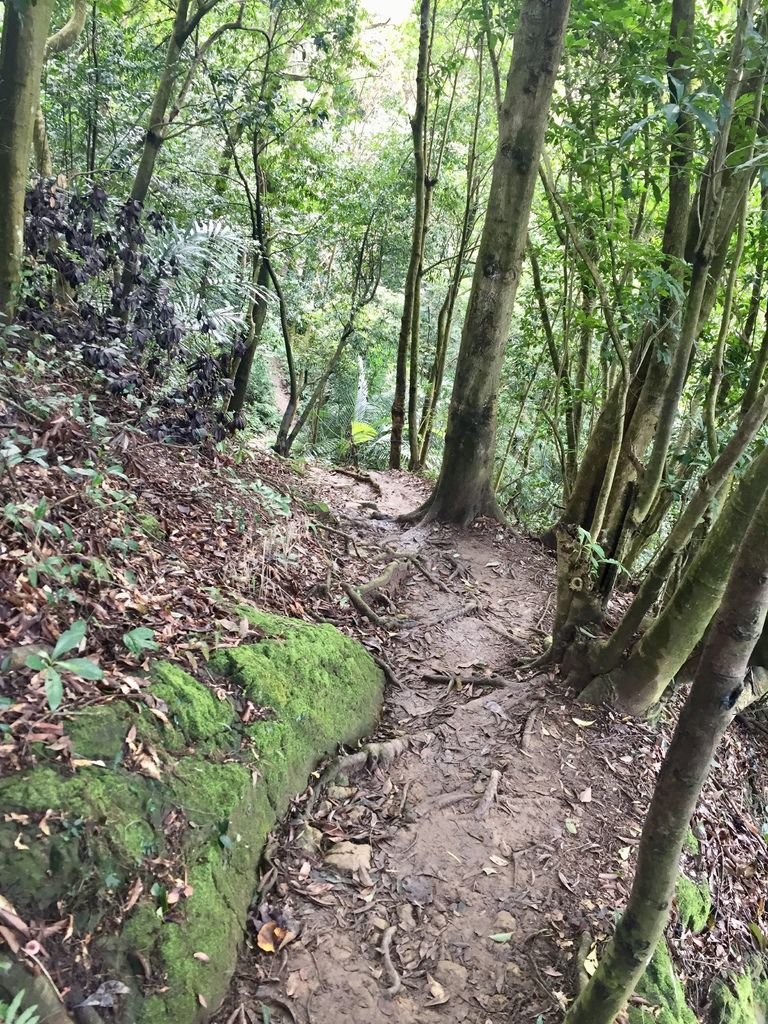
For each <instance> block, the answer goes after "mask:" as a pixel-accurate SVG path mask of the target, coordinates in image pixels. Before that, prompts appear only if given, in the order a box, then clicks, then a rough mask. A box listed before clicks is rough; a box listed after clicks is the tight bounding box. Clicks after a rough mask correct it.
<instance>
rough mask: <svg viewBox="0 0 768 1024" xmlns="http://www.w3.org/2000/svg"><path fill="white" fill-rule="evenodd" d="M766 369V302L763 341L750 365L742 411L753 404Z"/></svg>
mask: <svg viewBox="0 0 768 1024" xmlns="http://www.w3.org/2000/svg"><path fill="white" fill-rule="evenodd" d="M766 368H768V302H766V308H765V329H764V332H763V339H762V342H761V343H760V348H759V349H758V352H757V354H756V356H755V359H754V362H753V363H752V369H751V371H750V374H749V383H748V384H747V387H746V390H745V391H744V397H743V399H742V402H741V408H742V409H748V408H749V406H750V405H751V404H752V402H754V400H755V396H756V395H757V392H758V391H759V390H760V387H761V385H762V383H763V378H764V377H765V371H766Z"/></svg>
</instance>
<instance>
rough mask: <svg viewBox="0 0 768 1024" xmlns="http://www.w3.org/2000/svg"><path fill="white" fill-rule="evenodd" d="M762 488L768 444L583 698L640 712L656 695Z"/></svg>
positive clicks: (692, 637)
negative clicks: (655, 612)
mask: <svg viewBox="0 0 768 1024" xmlns="http://www.w3.org/2000/svg"><path fill="white" fill-rule="evenodd" d="M766 490H768V447H766V448H764V449H763V450H762V452H761V453H760V454H759V455H758V456H757V458H756V459H754V461H753V462H752V464H751V465H750V466H749V468H748V469H747V471H746V472H745V474H744V476H743V477H742V478H741V480H740V481H739V483H738V485H737V486H736V487H734V488H733V490H732V491H731V493H730V495H729V496H728V499H727V501H726V502H725V503H724V505H723V509H722V511H721V513H720V515H719V516H718V518H717V519H716V520H715V523H714V524H713V526H712V529H711V530H710V532H709V533H708V534H707V536H706V537H705V538H704V541H703V543H702V545H701V547H700V548H699V550H698V551H697V552H696V555H695V556H694V558H693V559H692V561H691V562H690V564H689V565H688V567H687V569H686V571H685V573H684V574H683V577H682V579H681V581H680V584H679V586H678V587H677V588H676V590H675V592H674V594H673V595H672V597H671V598H670V600H669V601H668V603H667V604H666V605H665V607H664V609H663V610H662V612H661V614H660V615H659V616H658V618H657V619H656V620H655V622H654V623H653V625H652V626H651V627H650V629H648V631H647V632H646V633H645V634H644V635H643V637H642V638H641V639H640V641H639V643H638V644H637V646H636V647H635V648H634V650H633V651H632V653H631V654H630V656H629V658H628V659H627V660H626V661H625V662H624V664H623V665H622V666H621V667H620V668H618V669H616V671H614V672H609V673H607V674H606V675H602V676H598V677H597V678H596V679H594V680H593V681H592V682H591V683H590V684H589V686H587V688H586V689H585V690H584V691H583V692H582V694H581V699H582V700H583V701H589V702H597V701H600V700H605V699H608V700H612V701H614V702H615V703H616V704H617V705H618V706H619V707H620V708H622V709H623V710H625V711H627V712H629V713H631V714H636V715H642V714H644V713H645V712H646V711H648V709H649V708H650V707H652V705H653V704H655V703H656V702H657V701H658V700H660V698H661V696H662V694H663V693H664V690H665V689H666V688H667V686H668V685H669V683H670V682H671V680H672V679H673V678H674V677H675V675H676V674H677V672H678V671H679V670H680V668H681V667H682V666H683V665H684V664H685V662H686V661H687V660H688V658H689V657H690V656H691V654H692V653H693V651H694V649H695V648H696V645H697V644H698V643H699V641H700V640H701V638H702V637H703V636H704V633H705V631H706V629H707V626H708V625H709V623H710V622H711V620H712V616H713V615H714V613H715V611H716V610H717V608H718V607H719V605H720V602H721V600H722V596H723V591H724V590H725V585H726V582H727V580H728V573H729V572H730V569H731V566H732V564H733V560H734V557H735V554H736V551H737V550H738V548H739V545H740V544H741V541H742V538H743V537H744V534H745V532H746V530H747V527H748V526H749V523H750V520H751V517H752V513H753V511H754V509H755V507H756V506H757V504H758V503H759V502H760V501H761V500H762V498H763V496H764V495H765V493H766Z"/></svg>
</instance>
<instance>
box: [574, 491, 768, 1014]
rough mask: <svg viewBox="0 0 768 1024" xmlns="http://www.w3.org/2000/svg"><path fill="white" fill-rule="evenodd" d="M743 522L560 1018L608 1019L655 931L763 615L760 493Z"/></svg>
mask: <svg viewBox="0 0 768 1024" xmlns="http://www.w3.org/2000/svg"><path fill="white" fill-rule="evenodd" d="M751 520H752V521H751V524H750V527H749V530H748V531H747V534H746V536H745V538H744V542H743V544H742V545H741V548H740V550H739V553H738V556H737V558H736V561H735V563H734V566H733V571H732V572H731V573H730V578H729V581H728V586H727V588H726V591H725V595H724V597H723V603H722V606H721V608H720V611H719V612H718V614H717V618H716V619H715V622H714V625H713V628H712V631H711V634H710V636H709V639H708V641H707V644H706V646H705V648H704V651H703V653H702V656H701V661H700V663H699V667H698V669H697V671H696V675H695V677H694V680H693V686H692V688H691V693H690V696H689V697H688V700H687V701H686V703H685V707H684V708H683V710H682V712H681V714H680V720H679V721H678V723H677V728H676V729H675V734H674V736H673V737H672V742H671V743H670V746H669V750H668V751H667V756H666V757H665V758H664V763H663V765H662V766H661V771H660V772H659V778H658V781H657V782H656V787H655V789H654V793H653V799H652V801H651V806H650V809H649V811H648V816H647V818H646V820H645V825H644V826H643V834H642V837H641V839H640V848H639V850H638V858H637V869H636V871H635V878H634V882H633V885H632V892H631V894H630V897H629V903H628V904H627V909H626V910H625V912H624V915H623V917H622V918H621V921H620V922H619V924H618V925H617V927H616V933H615V935H614V937H613V940H612V942H611V943H610V945H609V946H608V949H607V950H606V953H605V955H604V957H603V959H602V960H601V961H600V963H599V965H598V967H597V970H596V971H595V973H594V975H593V976H592V978H591V979H590V981H589V983H588V985H587V987H586V988H585V990H584V992H583V993H582V994H581V995H580V996H579V998H578V999H577V1000H576V1002H575V1003H574V1004H573V1006H572V1007H571V1009H570V1010H569V1011H568V1014H567V1015H566V1018H565V1024H612V1022H613V1021H614V1020H615V1019H616V1016H617V1015H618V1014H619V1013H620V1012H621V1010H622V1009H623V1008H624V1006H625V1005H626V1003H627V1000H628V999H629V997H630V995H631V994H632V992H633V991H634V990H635V987H636V985H637V983H638V982H639V980H640V978H641V977H642V975H643V973H644V971H645V969H646V967H647V966H648V963H649V961H650V959H651V957H652V956H653V952H654V950H655V949H656V946H657V944H658V942H659V940H660V939H661V936H662V933H663V931H664V926H665V925H666V922H667V917H668V915H669V906H670V903H671V902H672V896H673V894H674V891H675V883H676V881H677V877H678V872H679V869H680V852H681V850H682V848H683V842H684V840H685V834H686V831H687V829H688V826H689V823H690V820H691V815H692V814H693V812H694V810H695V808H696V802H697V801H698V798H699V794H700V793H701V789H702V786H703V785H704V782H705V781H706V778H707V775H708V774H709V769H710V766H711V764H712V760H713V758H714V755H715V752H716V750H717V747H718V744H719V743H720V740H721V738H722V736H723V734H724V732H725V730H726V729H727V728H728V726H729V725H730V723H731V720H732V719H733V716H734V711H735V707H736V705H737V702H738V700H739V698H740V696H741V694H742V691H743V689H744V676H745V673H746V670H747V665H748V663H749V659H750V656H751V654H752V651H753V649H754V647H755V644H756V642H757V640H758V638H759V637H760V635H761V632H762V630H763V627H764V624H765V619H766V611H768V544H766V543H765V539H766V535H768V495H764V496H763V498H762V501H761V502H760V503H759V504H758V506H757V509H756V510H755V511H754V512H753V514H752V517H751Z"/></svg>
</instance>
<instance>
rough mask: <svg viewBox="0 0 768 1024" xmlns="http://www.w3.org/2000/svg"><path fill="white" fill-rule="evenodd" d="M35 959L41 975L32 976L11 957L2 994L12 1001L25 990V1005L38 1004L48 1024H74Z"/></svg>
mask: <svg viewBox="0 0 768 1024" xmlns="http://www.w3.org/2000/svg"><path fill="white" fill-rule="evenodd" d="M34 959H35V961H36V966H37V967H38V968H40V970H41V972H40V973H36V974H32V973H31V972H30V971H29V970H28V969H27V968H26V967H25V966H24V965H23V964H21V963H19V961H17V960H15V959H11V957H10V956H9V957H8V964H7V966H6V967H5V968H4V970H3V971H2V972H0V993H2V994H3V995H7V996H8V999H9V1000H10V999H12V998H13V997H14V996H15V995H16V993H17V992H20V991H22V989H23V990H24V991H25V992H26V1003H25V1005H29V1006H32V1005H35V1004H36V1005H37V1010H38V1013H39V1014H40V1015H41V1016H42V1018H43V1019H44V1020H45V1022H46V1024H74V1022H73V1019H72V1017H71V1016H70V1015H69V1013H68V1011H67V1008H66V1007H65V1006H64V1003H63V1002H62V1000H61V996H60V994H59V991H58V989H57V988H56V986H55V985H54V983H53V980H52V979H51V976H50V975H49V974H48V972H47V971H46V970H45V968H44V967H43V966H42V964H40V963H39V961H37V958H34ZM97 1019H100V1018H97Z"/></svg>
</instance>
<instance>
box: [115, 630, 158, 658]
mask: <svg viewBox="0 0 768 1024" xmlns="http://www.w3.org/2000/svg"><path fill="white" fill-rule="evenodd" d="M154 637H155V633H154V630H152V629H149V627H148V626H137V627H136V628H135V629H132V630H130V631H129V632H128V633H123V644H124V646H125V647H126V648H127V649H128V651H130V653H131V654H133V655H135V656H136V657H140V656H141V655H142V654H143V653H144V652H145V651H156V650H158V648H159V644H158V643H157V641H156V640H155V638H154Z"/></svg>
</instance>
